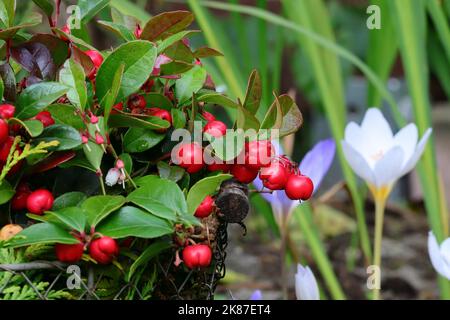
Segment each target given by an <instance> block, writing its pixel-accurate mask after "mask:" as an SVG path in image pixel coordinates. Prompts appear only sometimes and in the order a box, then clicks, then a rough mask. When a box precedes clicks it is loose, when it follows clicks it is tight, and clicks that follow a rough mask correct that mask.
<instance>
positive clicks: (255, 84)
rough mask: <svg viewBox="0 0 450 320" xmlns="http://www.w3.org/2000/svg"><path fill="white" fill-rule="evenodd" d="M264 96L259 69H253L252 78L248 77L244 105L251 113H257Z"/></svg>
mask: <svg viewBox="0 0 450 320" xmlns="http://www.w3.org/2000/svg"><path fill="white" fill-rule="evenodd" d="M261 97H262V83H261V77H260V75H259V73H258V71H256V70H253V71H252V73H251V75H250V78H249V79H248V85H247V93H246V94H245V100H244V104H243V107H244V109H246V110H248V111H249V112H250V113H251V114H256V112H257V111H258V109H259V104H260V103H261Z"/></svg>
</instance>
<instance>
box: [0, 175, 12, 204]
mask: <svg viewBox="0 0 450 320" xmlns="http://www.w3.org/2000/svg"><path fill="white" fill-rule="evenodd" d="M15 193H16V192H15V191H14V189H13V188H12V187H11V185H10V184H9V182H8V181H6V180H2V181H1V182H0V205H2V204H4V203H7V202H8V201H9V200H10V199H11V198H12V197H13V196H14V194H15Z"/></svg>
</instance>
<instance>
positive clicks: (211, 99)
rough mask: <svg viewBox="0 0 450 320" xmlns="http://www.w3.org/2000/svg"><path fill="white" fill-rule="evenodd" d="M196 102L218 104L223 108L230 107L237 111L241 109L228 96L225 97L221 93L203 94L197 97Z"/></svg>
mask: <svg viewBox="0 0 450 320" xmlns="http://www.w3.org/2000/svg"><path fill="white" fill-rule="evenodd" d="M196 100H197V101H198V102H205V103H210V104H216V105H219V106H222V107H228V108H233V109H237V108H238V107H239V104H237V103H236V102H234V101H233V100H231V99H230V98H228V97H227V96H224V95H223V94H219V93H205V94H201V95H200V96H198V97H196Z"/></svg>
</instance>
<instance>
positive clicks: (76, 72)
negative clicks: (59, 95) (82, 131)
mask: <svg viewBox="0 0 450 320" xmlns="http://www.w3.org/2000/svg"><path fill="white" fill-rule="evenodd" d="M85 77H86V76H85V74H84V70H83V68H82V67H81V66H80V65H79V64H78V63H77V62H75V60H73V59H69V60H67V61H66V62H65V63H64V67H63V68H62V69H61V71H60V72H59V81H60V82H61V83H62V84H64V85H66V86H67V87H69V88H70V89H69V90H68V91H67V98H68V99H69V101H70V102H72V104H74V105H75V106H77V107H78V108H79V109H80V110H81V111H83V110H84V108H85V106H86V101H87V89H86V82H85V80H84V79H85Z"/></svg>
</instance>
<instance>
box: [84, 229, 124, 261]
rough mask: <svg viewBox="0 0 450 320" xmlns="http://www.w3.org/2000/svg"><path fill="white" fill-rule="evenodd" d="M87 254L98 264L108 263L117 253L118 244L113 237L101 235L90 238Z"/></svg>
mask: <svg viewBox="0 0 450 320" xmlns="http://www.w3.org/2000/svg"><path fill="white" fill-rule="evenodd" d="M89 255H90V256H91V257H92V259H94V260H95V261H97V262H98V263H100V264H109V263H111V261H113V260H114V258H115V257H117V256H118V255H119V245H118V244H117V241H116V240H114V239H113V238H110V237H106V236H103V237H101V238H98V239H95V240H92V242H91V244H90V246H89Z"/></svg>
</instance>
